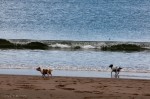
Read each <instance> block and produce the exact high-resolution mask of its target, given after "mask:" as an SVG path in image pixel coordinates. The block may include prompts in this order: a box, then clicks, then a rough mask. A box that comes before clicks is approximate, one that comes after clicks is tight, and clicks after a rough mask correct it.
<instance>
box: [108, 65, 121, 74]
mask: <svg viewBox="0 0 150 99" xmlns="http://www.w3.org/2000/svg"><path fill="white" fill-rule="evenodd" d="M109 67H110V68H111V76H112V73H113V72H115V76H118V75H119V72H120V71H121V69H122V68H121V67H113V64H110V65H109Z"/></svg>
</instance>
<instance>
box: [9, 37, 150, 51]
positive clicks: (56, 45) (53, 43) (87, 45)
mask: <svg viewBox="0 0 150 99" xmlns="http://www.w3.org/2000/svg"><path fill="white" fill-rule="evenodd" d="M9 41H10V42H12V43H14V44H28V43H32V42H40V43H43V44H46V45H47V46H48V47H49V49H96V50H99V49H100V50H101V49H102V47H110V46H113V45H121V44H122V45H126V46H128V45H129V46H130V45H134V46H135V45H136V46H139V47H140V48H144V49H150V42H121V41H69V40H28V39H9Z"/></svg>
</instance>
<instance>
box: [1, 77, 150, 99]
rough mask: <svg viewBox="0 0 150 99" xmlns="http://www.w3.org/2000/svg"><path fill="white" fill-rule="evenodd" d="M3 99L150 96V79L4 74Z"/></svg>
mask: <svg viewBox="0 0 150 99" xmlns="http://www.w3.org/2000/svg"><path fill="white" fill-rule="evenodd" d="M0 99H150V80H135V79H115V78H112V79H111V78H109V79H108V78H80V77H52V78H42V77H41V76H19V75H17V76H15V75H0Z"/></svg>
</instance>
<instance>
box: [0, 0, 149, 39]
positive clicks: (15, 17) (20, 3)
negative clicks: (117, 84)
mask: <svg viewBox="0 0 150 99" xmlns="http://www.w3.org/2000/svg"><path fill="white" fill-rule="evenodd" d="M0 11H1V12H0V38H6V39H44V40H45V39H47V40H86V41H91V40H94V41H103V40H105V41H107V40H113V41H150V35H149V34H150V28H149V27H150V25H149V24H150V1H149V0H1V1H0Z"/></svg>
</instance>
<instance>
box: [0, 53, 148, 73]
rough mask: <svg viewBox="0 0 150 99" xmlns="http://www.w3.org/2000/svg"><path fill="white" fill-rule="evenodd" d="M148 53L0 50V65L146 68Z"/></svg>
mask: <svg viewBox="0 0 150 99" xmlns="http://www.w3.org/2000/svg"><path fill="white" fill-rule="evenodd" d="M149 57H150V53H149V52H146V51H143V52H132V53H127V52H109V51H108V52H107V51H90V50H84V51H82V50H79V51H68V50H67V51H65V50H0V59H1V60H0V68H1V69H2V68H6V69H35V68H36V67H38V66H41V67H45V68H47V67H48V68H52V69H54V70H68V71H104V72H106V71H110V68H108V66H109V65H110V64H114V65H115V66H120V67H123V70H122V71H125V72H147V73H149V72H150V58H149Z"/></svg>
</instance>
